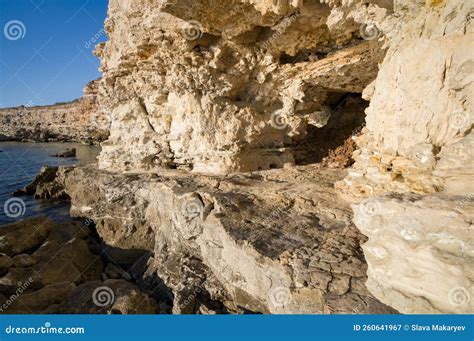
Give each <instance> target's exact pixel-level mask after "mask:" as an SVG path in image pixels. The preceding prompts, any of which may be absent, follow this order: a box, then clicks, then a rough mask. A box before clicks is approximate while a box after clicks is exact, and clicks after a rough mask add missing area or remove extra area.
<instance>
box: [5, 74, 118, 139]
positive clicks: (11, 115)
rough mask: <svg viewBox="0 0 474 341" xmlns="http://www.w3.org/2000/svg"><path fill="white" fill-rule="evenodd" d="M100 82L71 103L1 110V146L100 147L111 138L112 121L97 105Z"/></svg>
mask: <svg viewBox="0 0 474 341" xmlns="http://www.w3.org/2000/svg"><path fill="white" fill-rule="evenodd" d="M97 86H98V81H97V80H95V81H92V82H90V83H89V84H87V86H86V87H85V88H84V96H83V97H82V98H80V99H77V100H75V101H72V102H68V103H58V104H54V105H47V106H21V107H17V108H4V109H0V142H7V141H18V142H78V143H84V144H91V145H96V144H99V143H100V142H102V141H105V140H106V139H107V138H108V136H109V130H110V128H109V126H110V119H109V117H108V115H107V114H105V113H104V112H103V111H102V110H101V109H100V106H99V104H98V102H97Z"/></svg>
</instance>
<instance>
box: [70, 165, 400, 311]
mask: <svg viewBox="0 0 474 341" xmlns="http://www.w3.org/2000/svg"><path fill="white" fill-rule="evenodd" d="M342 176H343V174H342V173H341V171H328V170H326V171H318V170H317V169H316V168H315V167H311V166H305V167H299V168H292V169H288V170H274V171H266V172H256V173H250V174H241V175H232V176H230V175H229V176H222V177H210V176H202V175H189V174H187V173H185V172H180V171H164V172H162V173H159V174H141V175H139V174H135V175H124V174H113V173H109V172H104V171H100V170H97V169H95V168H93V167H85V168H76V169H75V170H74V171H72V172H70V173H68V177H67V179H66V187H67V192H68V194H69V195H70V196H71V199H72V202H73V207H72V210H71V212H72V214H73V215H76V216H84V215H87V216H88V217H90V218H91V219H93V220H94V222H95V223H96V224H97V231H98V233H99V235H100V236H101V237H102V238H103V239H104V242H105V243H106V244H108V245H111V246H113V247H117V248H123V249H134V248H135V249H146V250H149V251H152V252H153V253H154V263H153V264H152V265H151V270H152V271H155V272H156V273H157V274H158V276H159V277H160V278H161V279H162V280H163V281H164V283H165V284H166V286H168V287H169V288H170V289H171V291H172V292H173V296H174V305H173V311H174V312H175V313H186V312H188V313H189V312H193V313H195V312H208V311H217V312H223V311H227V312H245V311H253V312H262V313H392V312H394V310H393V309H391V308H389V307H387V306H385V305H383V304H381V303H380V302H378V301H377V300H376V299H374V298H373V297H372V295H371V294H370V293H369V292H368V291H367V289H366V288H365V285H364V282H365V280H366V274H365V273H366V266H365V261H364V256H363V253H362V250H361V248H360V244H361V242H363V241H364V240H365V238H364V236H363V235H361V234H360V233H359V232H358V230H357V229H356V228H355V226H354V225H353V224H352V222H351V210H350V207H349V206H348V204H347V203H345V202H344V201H343V200H342V199H340V198H338V197H337V195H336V193H335V191H334V189H333V183H334V182H335V181H336V180H337V179H341V178H342ZM107 198H109V199H107ZM112 198H113V199H112ZM110 212H115V215H113V214H111V213H110Z"/></svg>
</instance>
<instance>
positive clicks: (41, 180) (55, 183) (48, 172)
mask: <svg viewBox="0 0 474 341" xmlns="http://www.w3.org/2000/svg"><path fill="white" fill-rule="evenodd" d="M72 168H73V167H72V166H71V167H66V166H63V167H51V166H44V167H42V168H41V170H40V172H39V174H38V175H37V176H36V177H35V179H34V180H33V181H32V182H31V183H30V184H28V185H26V186H25V187H24V188H23V189H20V190H17V191H15V192H13V195H16V196H21V195H33V196H34V197H35V198H36V199H50V200H68V199H69V197H68V195H67V193H66V192H65V191H64V184H63V181H64V176H65V174H67V173H68V172H69V171H70V170H71V169H72Z"/></svg>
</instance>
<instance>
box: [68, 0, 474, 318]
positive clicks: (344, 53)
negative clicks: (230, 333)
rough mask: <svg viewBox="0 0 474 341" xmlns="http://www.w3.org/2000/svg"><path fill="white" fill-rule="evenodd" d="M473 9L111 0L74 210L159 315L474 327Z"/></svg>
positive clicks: (71, 181) (403, 0)
mask: <svg viewBox="0 0 474 341" xmlns="http://www.w3.org/2000/svg"><path fill="white" fill-rule="evenodd" d="M473 6H474V5H473V4H472V3H470V2H465V1H460V0H453V1H442V0H437V1H433V0H429V1H420V0H417V1H408V0H396V1H386V0H373V1H355V0H354V1H352V0H348V1H340V0H327V1H299V0H293V1H283V0H282V1H264V0H261V1H253V0H220V1H213V0H205V1H204V0H203V1H191V0H168V1H165V0H163V1H158V2H151V1H145V0H122V1H114V0H111V1H110V5H109V17H108V19H107V21H106V29H107V32H108V34H109V37H110V40H109V41H108V42H107V43H105V44H102V45H100V46H98V48H97V49H96V53H97V54H98V55H99V56H100V58H101V60H102V71H103V73H104V76H103V78H102V80H101V81H100V86H99V101H100V103H101V104H102V105H103V109H104V110H106V111H107V112H110V113H111V120H112V123H111V133H110V137H109V139H108V140H107V141H106V142H105V143H104V144H103V151H102V154H101V156H100V162H99V166H100V168H101V170H96V169H91V168H85V169H76V170H74V171H73V172H71V173H70V177H69V178H68V179H67V180H66V187H67V191H68V193H69V195H70V196H71V198H72V202H73V207H72V213H73V214H74V215H76V216H87V217H90V218H91V219H93V220H94V222H96V224H97V229H98V232H99V234H100V235H101V237H102V238H103V239H104V241H105V242H106V243H108V244H110V245H112V246H114V247H117V248H121V249H139V250H148V251H152V252H153V253H154V262H153V264H150V267H149V271H150V273H153V274H157V275H158V276H159V277H160V279H161V280H162V281H163V283H164V284H165V285H166V286H167V287H168V288H169V289H170V290H171V291H172V294H173V295H172V297H173V300H174V302H173V303H174V304H173V311H174V312H176V313H186V312H187V313H189V312H191V313H195V312H202V313H206V312H226V311H227V312H228V311H230V312H245V311H255V312H270V313H301V312H306V313H308V312H310V313H331V312H344V313H354V312H355V313H357V312H359V313H360V312H366V313H380V312H393V311H394V310H392V309H391V308H389V307H387V306H390V307H393V308H395V309H396V310H397V311H400V312H403V313H414V312H415V313H439V312H444V313H466V312H473V311H474V309H473V301H472V300H471V297H472V295H473V292H472V288H473V282H474V277H473V272H472V269H473V265H474V261H473V259H474V258H473V256H474V251H473V244H474V242H473V239H472V238H473V234H472V220H473V217H474V209H473V205H472V190H473V188H472V187H473V181H472V177H473V173H474V172H473V168H474V167H473V166H474V158H473V155H472V143H473V141H474V140H473V133H472V122H473V109H474V108H473V105H472V93H473V90H474V89H473V80H472V74H473V73H472V65H474V64H473V63H474V61H473V57H472V52H470V51H472V41H473V33H472V32H473V29H472V16H473V15H472V13H473ZM379 64H380V69H379ZM369 102H370V103H369ZM365 109H366V110H365ZM365 115H367V116H365ZM364 121H366V123H367V124H366V127H365V128H364V129H362V127H363V125H364ZM359 132H360V134H358V133H359ZM355 135H358V137H357V138H355ZM351 137H353V138H351ZM348 138H349V141H351V142H352V143H354V140H356V141H357V143H358V148H359V149H358V150H357V151H356V152H355V153H354V155H353V157H354V159H355V161H356V163H355V164H354V166H353V167H352V169H349V171H348V172H347V173H344V172H342V171H334V172H332V171H328V170H321V164H318V162H319V161H321V160H322V159H323V158H324V156H327V155H328V154H330V151H331V149H333V148H334V147H337V146H340V145H341V148H342V149H344V148H346V144H344V145H343V143H344V141H346V142H347V140H348ZM311 163H316V164H317V165H307V164H311ZM295 165H296V166H295ZM323 165H324V163H323ZM176 168H177V170H176ZM272 168H278V169H273V170H268V169H272ZM189 171H192V172H189ZM246 171H252V172H251V173H248V174H233V175H229V173H239V172H246ZM124 173H125V174H124ZM126 173H149V174H126ZM209 173H212V174H209ZM90 179H94V181H91V180H90ZM334 187H335V188H336V191H335V189H334ZM338 193H339V194H340V195H342V196H343V197H344V198H345V199H346V200H348V201H351V202H352V203H353V206H352V208H353V211H352V212H351V210H350V209H349V205H348V203H347V202H346V201H344V200H343V199H341V197H340V196H338ZM354 224H355V225H354ZM356 228H358V229H359V231H360V232H362V233H363V234H364V235H366V236H367V237H368V240H367V239H366V237H365V236H363V235H362V234H360V233H359V232H358V230H357V229H356ZM361 245H362V247H363V250H364V254H362V253H361V252H360V250H361V249H360V247H361ZM364 257H365V258H364ZM365 262H367V264H368V269H367V274H366V269H365ZM366 276H367V278H366ZM363 283H366V285H364V284H363ZM379 300H380V301H379Z"/></svg>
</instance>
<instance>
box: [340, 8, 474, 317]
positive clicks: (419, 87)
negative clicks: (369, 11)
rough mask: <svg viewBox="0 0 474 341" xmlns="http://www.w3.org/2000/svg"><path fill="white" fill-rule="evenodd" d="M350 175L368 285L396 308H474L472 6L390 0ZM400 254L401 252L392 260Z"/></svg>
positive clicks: (347, 183) (348, 189)
mask: <svg viewBox="0 0 474 341" xmlns="http://www.w3.org/2000/svg"><path fill="white" fill-rule="evenodd" d="M395 4H396V6H395V12H394V14H393V15H392V16H389V17H387V18H386V19H385V20H384V21H383V22H380V23H379V24H378V25H379V26H380V27H381V28H383V29H384V30H385V31H387V32H388V33H387V37H388V38H389V39H388V41H387V44H388V45H389V49H388V52H387V55H386V57H385V60H384V62H383V63H382V66H381V68H380V72H379V74H378V76H377V79H376V81H375V82H374V84H373V85H372V86H371V87H369V88H368V89H367V90H366V92H365V98H366V99H368V100H370V106H369V107H368V109H367V111H366V113H367V117H366V121H367V127H366V129H365V131H364V133H363V134H362V135H361V136H360V138H359V139H358V144H359V146H360V149H359V150H358V151H357V152H356V153H355V154H354V159H355V160H356V163H355V165H354V168H353V169H352V170H351V171H350V172H349V176H348V177H347V178H346V179H345V180H344V181H343V182H340V183H338V188H340V190H341V192H342V193H343V194H344V195H345V197H346V198H349V199H350V200H354V201H356V202H359V203H358V204H357V205H354V212H355V220H354V222H355V223H356V225H357V227H359V228H360V230H361V231H362V232H363V233H364V234H365V235H367V236H368V237H369V242H368V243H367V244H365V246H364V250H365V254H366V257H367V261H368V264H369V281H368V283H367V285H368V287H369V290H370V291H371V292H372V293H374V294H375V296H376V297H378V298H379V299H380V300H382V302H384V303H386V304H388V305H390V306H392V307H394V308H396V309H397V310H399V311H400V312H403V313H473V312H474V300H473V299H472V297H473V295H474V273H473V271H472V269H474V237H473V236H474V233H473V232H474V230H473V225H472V222H473V219H474V205H473V200H472V199H473V190H474V187H473V186H474V181H473V178H474V156H473V155H474V154H473V142H474V133H473V131H472V127H473V123H474V104H473V103H474V102H473V93H474V82H473V74H474V73H473V71H474V69H473V66H474V56H473V53H472V50H473V44H472V42H473V41H474V24H473V21H472V18H473V17H474V3H472V2H470V1H426V3H425V2H423V1H396V2H395ZM401 254H403V255H404V257H400V255H401Z"/></svg>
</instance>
